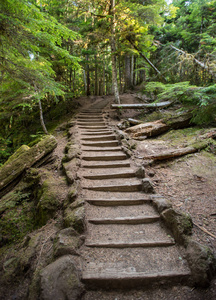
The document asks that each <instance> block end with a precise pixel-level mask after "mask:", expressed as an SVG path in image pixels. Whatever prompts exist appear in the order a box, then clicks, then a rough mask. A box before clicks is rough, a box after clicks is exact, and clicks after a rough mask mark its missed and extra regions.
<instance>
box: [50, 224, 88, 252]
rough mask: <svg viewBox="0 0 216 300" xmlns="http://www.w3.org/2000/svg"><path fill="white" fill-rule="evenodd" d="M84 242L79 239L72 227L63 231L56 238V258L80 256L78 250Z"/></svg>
mask: <svg viewBox="0 0 216 300" xmlns="http://www.w3.org/2000/svg"><path fill="white" fill-rule="evenodd" d="M82 243H83V241H82V240H81V239H80V238H79V235H78V233H77V232H76V231H75V230H74V229H73V228H71V227H69V228H66V229H63V230H61V231H60V232H59V233H58V235H57V238H56V243H55V246H54V256H55V257H59V256H63V255H68V254H71V255H79V254H78V248H79V247H80V246H81V245H82Z"/></svg>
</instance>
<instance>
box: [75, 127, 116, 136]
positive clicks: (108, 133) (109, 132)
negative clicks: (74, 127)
mask: <svg viewBox="0 0 216 300" xmlns="http://www.w3.org/2000/svg"><path fill="white" fill-rule="evenodd" d="M112 133H113V132H112V131H110V130H108V129H107V130H103V131H99V132H97V131H95V132H91V131H90V132H89V131H83V132H81V134H82V135H89V136H92V135H93V136H96V135H110V134H112Z"/></svg>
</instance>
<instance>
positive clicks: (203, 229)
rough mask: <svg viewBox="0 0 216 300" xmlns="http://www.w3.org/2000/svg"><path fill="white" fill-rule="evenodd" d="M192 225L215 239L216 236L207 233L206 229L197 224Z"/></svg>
mask: <svg viewBox="0 0 216 300" xmlns="http://www.w3.org/2000/svg"><path fill="white" fill-rule="evenodd" d="M193 224H194V225H195V226H196V227H198V228H199V229H200V230H202V231H203V232H205V233H207V234H208V235H210V236H211V237H213V238H215V239H216V235H214V234H213V233H211V232H209V231H208V230H207V229H205V228H204V227H202V226H199V225H198V224H196V223H194V222H193Z"/></svg>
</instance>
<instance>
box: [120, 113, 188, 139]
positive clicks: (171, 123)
mask: <svg viewBox="0 0 216 300" xmlns="http://www.w3.org/2000/svg"><path fill="white" fill-rule="evenodd" d="M191 118H192V115H191V113H186V114H181V115H179V116H177V117H171V118H168V119H162V120H157V121H154V122H147V123H142V124H139V125H136V126H132V127H130V128H127V129H126V132H127V133H131V134H132V138H134V139H139V137H141V136H142V137H143V136H147V137H152V136H157V135H159V134H161V133H164V132H166V131H168V130H169V129H179V128H185V127H187V126H188V125H189V124H190V120H191Z"/></svg>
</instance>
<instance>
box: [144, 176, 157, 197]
mask: <svg viewBox="0 0 216 300" xmlns="http://www.w3.org/2000/svg"><path fill="white" fill-rule="evenodd" d="M142 190H143V192H145V193H150V194H154V193H155V191H154V187H153V185H152V182H151V181H150V180H149V178H144V179H143V180H142Z"/></svg>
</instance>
